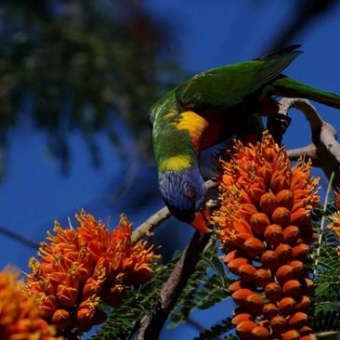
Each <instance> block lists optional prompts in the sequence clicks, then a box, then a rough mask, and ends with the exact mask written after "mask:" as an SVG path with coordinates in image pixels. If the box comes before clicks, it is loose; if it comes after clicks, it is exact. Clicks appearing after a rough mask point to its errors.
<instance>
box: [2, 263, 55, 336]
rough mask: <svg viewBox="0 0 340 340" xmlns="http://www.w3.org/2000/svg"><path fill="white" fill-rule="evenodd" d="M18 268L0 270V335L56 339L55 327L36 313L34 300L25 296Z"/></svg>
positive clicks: (36, 307)
mask: <svg viewBox="0 0 340 340" xmlns="http://www.w3.org/2000/svg"><path fill="white" fill-rule="evenodd" d="M18 276H19V274H18V272H16V271H14V270H12V269H9V268H7V269H5V270H4V271H2V272H0V335H1V339H6V340H20V339H28V340H35V339H36V340H56V339H57V338H56V337H55V333H56V332H55V328H54V327H53V326H50V325H48V323H47V322H46V321H45V320H43V319H42V318H41V317H40V315H39V308H38V303H37V300H36V298H35V297H34V296H28V295H27V294H26V293H25V291H24V289H23V286H24V283H23V282H22V281H18V280H17V279H18Z"/></svg>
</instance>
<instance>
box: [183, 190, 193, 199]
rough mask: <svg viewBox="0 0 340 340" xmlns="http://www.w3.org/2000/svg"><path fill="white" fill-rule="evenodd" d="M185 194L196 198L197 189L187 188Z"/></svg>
mask: <svg viewBox="0 0 340 340" xmlns="http://www.w3.org/2000/svg"><path fill="white" fill-rule="evenodd" d="M185 194H186V196H187V197H188V198H190V199H195V198H196V191H195V190H194V189H193V188H188V189H186V191H185Z"/></svg>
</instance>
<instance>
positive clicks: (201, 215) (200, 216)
mask: <svg viewBox="0 0 340 340" xmlns="http://www.w3.org/2000/svg"><path fill="white" fill-rule="evenodd" d="M208 220H209V212H208V211H207V210H206V209H203V210H202V211H197V212H196V214H195V217H194V220H193V221H192V222H191V225H192V226H193V227H194V228H195V229H197V230H198V231H199V232H200V233H203V234H205V233H211V229H210V228H208V224H209V223H208Z"/></svg>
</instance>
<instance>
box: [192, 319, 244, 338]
mask: <svg viewBox="0 0 340 340" xmlns="http://www.w3.org/2000/svg"><path fill="white" fill-rule="evenodd" d="M233 327H234V326H233V325H232V323H231V318H230V317H228V318H226V319H224V320H222V321H220V322H219V323H217V324H216V325H214V326H212V327H211V328H209V329H206V330H204V331H203V332H201V333H200V334H199V335H198V336H197V337H196V338H194V340H210V339H218V338H219V337H221V336H222V335H224V334H225V333H227V332H229V331H231V330H232V329H233ZM224 339H227V340H234V339H237V338H236V337H235V336H234V335H231V334H230V335H227V336H226V337H225V338H224Z"/></svg>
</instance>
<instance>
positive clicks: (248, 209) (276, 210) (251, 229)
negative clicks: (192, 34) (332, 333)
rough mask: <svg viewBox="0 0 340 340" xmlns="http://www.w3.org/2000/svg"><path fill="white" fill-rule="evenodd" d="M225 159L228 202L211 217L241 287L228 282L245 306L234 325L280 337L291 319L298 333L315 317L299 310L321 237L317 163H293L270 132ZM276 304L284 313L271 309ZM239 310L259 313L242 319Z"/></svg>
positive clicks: (242, 333)
mask: <svg viewBox="0 0 340 340" xmlns="http://www.w3.org/2000/svg"><path fill="white" fill-rule="evenodd" d="M221 158H222V160H221V161H219V164H218V168H219V169H218V171H219V179H220V180H219V184H220V185H219V188H220V194H221V207H220V208H219V209H218V210H217V211H215V212H214V213H213V216H212V221H214V222H215V224H216V226H217V232H218V235H219V238H220V241H221V244H222V249H223V251H224V253H225V254H226V256H225V257H224V261H225V262H226V265H227V267H228V269H229V270H230V272H231V273H233V274H234V275H236V282H237V285H234V284H233V283H232V284H231V285H230V287H228V289H229V290H230V291H232V292H233V293H232V296H233V298H234V300H235V302H236V303H238V304H239V305H240V306H241V308H239V309H237V310H236V311H235V317H234V319H235V318H236V319H235V320H234V319H233V323H234V324H235V325H237V326H236V331H237V333H238V335H239V337H240V338H241V339H251V338H253V337H254V336H255V335H256V336H257V338H263V339H265V338H266V339H267V338H268V337H269V334H272V336H273V337H275V338H281V337H282V336H283V333H284V332H286V328H287V325H288V324H289V328H294V327H295V326H296V327H295V328H297V331H298V328H299V327H300V328H301V325H303V326H305V324H307V321H308V320H307V319H306V318H305V314H304V315H302V314H303V313H300V314H301V315H300V314H296V313H297V312H298V310H297V309H296V308H298V307H297V306H300V305H301V303H302V301H306V298H307V297H306V294H307V292H306V290H304V289H303V288H302V287H305V286H306V284H305V280H306V279H308V273H307V271H306V270H302V269H303V263H304V262H305V259H306V257H307V256H308V252H309V245H310V244H311V243H312V242H313V240H314V238H315V235H314V234H315V232H314V230H313V228H312V223H311V210H312V209H313V208H314V207H315V206H316V205H317V204H318V202H319V197H318V196H317V195H316V192H317V189H316V185H317V182H318V181H317V179H314V178H311V177H310V169H311V163H310V162H304V161H303V160H299V161H298V162H297V164H296V166H295V167H294V168H292V167H291V164H290V161H289V158H288V155H287V152H286V150H285V149H284V148H283V147H281V148H280V147H278V146H277V145H276V144H275V142H274V140H273V138H272V137H271V136H270V135H269V134H267V133H265V134H264V136H263V139H262V141H261V142H258V143H257V144H256V145H252V144H248V145H244V144H242V143H241V142H236V143H235V145H234V148H233V150H231V151H229V152H227V155H226V157H225V156H222V157H221ZM225 159H229V160H228V161H226V160H225ZM339 222H340V214H339ZM339 230H340V223H339ZM339 235H340V232H339ZM297 265H300V266H297ZM236 286H238V287H243V288H241V289H239V290H235V287H236ZM307 299H308V298H307ZM273 306H274V307H275V308H276V306H277V311H276V310H275V311H274V312H268V311H269V310H270V311H273V308H272V307H273ZM269 307H270V308H269ZM299 308H300V307H299ZM238 310H239V311H240V312H238ZM239 313H245V314H246V315H251V316H252V318H251V319H250V320H249V319H247V320H244V321H242V322H240V323H238V320H239V318H238V315H239ZM278 314H279V315H278ZM282 315H284V316H285V318H282ZM273 318H274V319H273ZM286 319H287V320H288V321H287V320H286ZM236 320H237V322H236ZM300 320H301V322H300ZM283 321H284V322H283ZM286 324H287V325H286ZM248 326H249V327H248ZM253 329H256V332H255V333H256V334H255V333H254V331H253ZM260 334H262V335H261V337H260Z"/></svg>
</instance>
